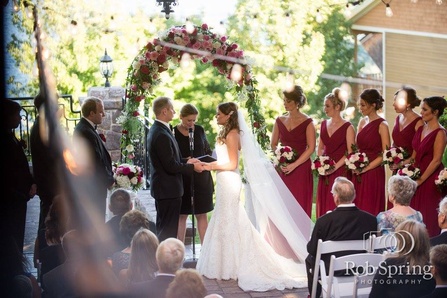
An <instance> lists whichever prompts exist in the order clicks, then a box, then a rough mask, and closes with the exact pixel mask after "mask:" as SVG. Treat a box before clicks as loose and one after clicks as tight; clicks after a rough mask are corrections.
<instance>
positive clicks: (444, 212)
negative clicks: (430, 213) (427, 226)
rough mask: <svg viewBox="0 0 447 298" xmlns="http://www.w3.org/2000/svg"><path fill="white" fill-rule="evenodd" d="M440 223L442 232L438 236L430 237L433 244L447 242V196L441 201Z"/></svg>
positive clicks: (439, 210)
mask: <svg viewBox="0 0 447 298" xmlns="http://www.w3.org/2000/svg"><path fill="white" fill-rule="evenodd" d="M438 225H439V227H440V228H441V233H440V234H439V235H438V236H434V237H431V238H430V245H431V246H435V245H438V244H447V197H445V198H444V199H442V200H441V202H439V208H438Z"/></svg>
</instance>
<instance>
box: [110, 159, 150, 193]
mask: <svg viewBox="0 0 447 298" xmlns="http://www.w3.org/2000/svg"><path fill="white" fill-rule="evenodd" d="M112 170H113V178H115V185H114V186H115V187H119V188H125V189H129V190H133V191H135V192H136V191H139V190H140V189H141V188H142V187H143V181H144V179H143V171H142V170H141V168H140V167H139V166H136V165H131V164H127V163H123V164H120V165H118V164H114V165H113V167H112Z"/></svg>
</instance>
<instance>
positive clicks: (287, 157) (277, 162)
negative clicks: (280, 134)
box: [273, 145, 298, 168]
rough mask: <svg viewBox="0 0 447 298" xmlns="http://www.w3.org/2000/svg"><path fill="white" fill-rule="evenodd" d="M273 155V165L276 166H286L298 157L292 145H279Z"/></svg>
mask: <svg viewBox="0 0 447 298" xmlns="http://www.w3.org/2000/svg"><path fill="white" fill-rule="evenodd" d="M274 153H275V154H274V155H273V165H274V166H275V167H276V168H280V167H281V166H286V165H287V164H289V163H292V162H294V161H295V160H296V159H297V158H298V153H297V152H296V150H295V149H293V148H292V147H290V146H282V145H278V147H276V150H275V152H274Z"/></svg>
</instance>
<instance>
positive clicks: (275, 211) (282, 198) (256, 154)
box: [238, 108, 313, 263]
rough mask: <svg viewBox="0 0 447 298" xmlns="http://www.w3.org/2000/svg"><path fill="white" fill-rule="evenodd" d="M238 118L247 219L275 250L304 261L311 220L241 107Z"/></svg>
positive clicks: (311, 225) (285, 255) (311, 224)
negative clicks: (248, 218)
mask: <svg viewBox="0 0 447 298" xmlns="http://www.w3.org/2000/svg"><path fill="white" fill-rule="evenodd" d="M238 121H239V128H240V130H241V132H240V136H241V150H242V159H243V165H244V168H243V172H244V176H245V178H246V183H245V208H246V211H247V213H248V215H249V217H250V220H251V221H252V223H253V225H254V226H255V227H256V229H257V230H258V231H259V232H260V233H261V235H263V236H264V238H265V239H266V240H267V241H268V242H269V244H270V245H271V246H272V247H273V249H274V250H275V251H276V252H277V253H278V254H280V255H283V256H284V257H287V258H293V259H295V260H297V261H299V262H301V263H304V259H305V258H306V256H307V254H308V253H307V250H306V244H307V242H308V241H309V239H310V235H311V232H312V228H313V223H312V221H311V219H310V218H309V216H308V215H307V214H306V212H305V211H304V210H303V209H302V208H301V206H300V205H299V203H298V202H297V200H296V199H295V197H294V196H293V195H292V193H291V192H290V191H289V189H288V188H287V186H286V185H285V184H284V182H283V181H282V179H281V177H280V176H279V174H278V173H277V171H276V169H275V168H274V166H273V165H272V163H271V161H270V160H269V158H268V157H267V155H266V154H265V153H264V151H263V150H262V148H261V147H260V145H259V143H258V142H257V141H256V139H255V137H254V135H253V133H252V132H251V130H250V128H249V127H248V125H247V123H246V121H245V118H244V114H243V112H242V109H241V108H239V109H238ZM297 183H299V181H297Z"/></svg>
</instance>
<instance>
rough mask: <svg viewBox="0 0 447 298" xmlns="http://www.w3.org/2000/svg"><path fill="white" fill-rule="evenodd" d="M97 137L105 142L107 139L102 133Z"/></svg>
mask: <svg viewBox="0 0 447 298" xmlns="http://www.w3.org/2000/svg"><path fill="white" fill-rule="evenodd" d="M99 137H100V138H101V140H102V141H103V142H104V143H105V142H106V141H107V140H106V136H105V135H104V134H103V133H100V134H99Z"/></svg>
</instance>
